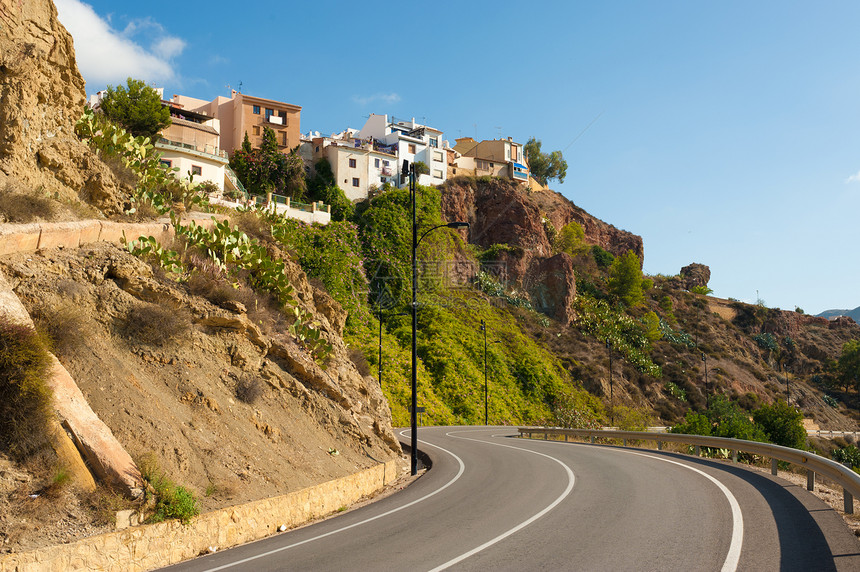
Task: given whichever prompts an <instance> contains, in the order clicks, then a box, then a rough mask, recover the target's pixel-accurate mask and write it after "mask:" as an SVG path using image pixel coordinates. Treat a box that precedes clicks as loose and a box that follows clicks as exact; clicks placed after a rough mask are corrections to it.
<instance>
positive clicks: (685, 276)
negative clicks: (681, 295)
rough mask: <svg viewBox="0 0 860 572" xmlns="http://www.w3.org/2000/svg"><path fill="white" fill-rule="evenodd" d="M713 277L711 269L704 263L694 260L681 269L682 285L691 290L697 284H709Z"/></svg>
mask: <svg viewBox="0 0 860 572" xmlns="http://www.w3.org/2000/svg"><path fill="white" fill-rule="evenodd" d="M710 279H711V269H710V268H708V267H707V266H705V265H704V264H699V263H697V262H694V263H693V264H690V265H688V266H685V267H683V268H682V269H681V287H682V288H683V289H684V290H690V289H691V288H695V287H696V286H707V285H708V281H709V280H710Z"/></svg>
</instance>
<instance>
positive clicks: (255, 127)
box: [254, 125, 260, 135]
mask: <svg viewBox="0 0 860 572" xmlns="http://www.w3.org/2000/svg"><path fill="white" fill-rule="evenodd" d="M259 134H260V126H259V125H254V135H259Z"/></svg>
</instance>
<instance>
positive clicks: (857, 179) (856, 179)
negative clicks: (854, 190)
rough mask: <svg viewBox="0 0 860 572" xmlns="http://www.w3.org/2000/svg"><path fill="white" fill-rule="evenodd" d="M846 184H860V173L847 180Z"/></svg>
mask: <svg viewBox="0 0 860 572" xmlns="http://www.w3.org/2000/svg"><path fill="white" fill-rule="evenodd" d="M845 182H846V183H860V171H858V172H856V173H854V174H853V175H851V176H850V177H848V178H847V179H845Z"/></svg>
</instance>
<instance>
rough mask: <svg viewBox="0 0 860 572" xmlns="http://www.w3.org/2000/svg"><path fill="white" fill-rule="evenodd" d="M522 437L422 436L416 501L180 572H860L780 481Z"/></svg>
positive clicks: (831, 528) (842, 539)
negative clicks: (425, 466)
mask: <svg viewBox="0 0 860 572" xmlns="http://www.w3.org/2000/svg"><path fill="white" fill-rule="evenodd" d="M515 435H516V432H515V431H512V430H511V428H504V427H490V428H484V427H433V428H421V429H420V430H419V437H420V439H421V445H420V448H421V450H422V451H423V452H425V453H426V454H427V455H428V456H429V457H430V458H431V460H432V463H433V467H432V469H431V470H429V471H428V472H427V473H426V474H425V475H424V476H422V477H421V478H419V479H418V480H416V481H415V482H414V483H413V484H412V485H410V486H409V487H407V488H405V489H404V490H403V491H400V492H398V493H396V494H394V495H391V496H389V497H387V498H384V499H382V500H380V501H378V502H375V503H372V504H370V505H367V506H365V507H363V508H360V509H357V510H354V511H350V512H347V513H344V514H342V515H340V516H338V517H336V518H331V519H329V520H326V521H323V522H320V523H317V524H314V525H312V526H307V527H304V528H300V529H296V530H293V531H289V532H286V533H283V534H279V535H276V536H272V537H270V538H267V539H265V540H261V541H258V542H254V543H251V544H248V545H245V546H241V547H238V548H234V549H232V550H227V551H223V552H218V553H215V554H212V555H209V556H205V557H202V558H198V559H196V560H193V561H189V562H186V563H184V564H181V565H177V566H174V567H171V568H169V569H168V570H183V571H204V570H205V571H215V570H230V571H238V570H254V571H266V570H331V571H338V572H341V571H344V570H362V571H363V570H368V571H385V570H409V571H413V570H415V571H418V570H420V571H428V570H481V571H484V570H492V571H494V572H499V571H506V570H512V571H513V570H515V571H537V570H551V571H558V570H607V571H609V570H611V571H618V570H637V571H639V570H683V571H689V570H816V571H819V570H821V571H824V570H853V571H857V570H860V541H858V539H857V538H855V537H854V536H853V534H851V532H850V531H849V530H848V529H847V527H846V526H845V525H844V523H843V522H842V520H841V517H840V516H839V515H838V514H837V513H836V512H834V511H833V510H831V509H830V508H829V507H828V506H826V505H825V504H824V503H823V502H821V501H820V500H819V499H818V498H816V497H814V496H813V495H811V494H810V493H808V492H807V491H806V490H804V489H803V488H801V487H798V486H795V485H793V484H790V483H787V482H785V481H782V480H780V479H777V478H775V477H771V476H770V475H769V474H764V473H760V472H756V471H751V470H748V469H745V468H743V467H741V466H736V465H730V464H726V463H718V462H712V461H708V460H703V459H697V458H692V457H689V456H684V455H675V454H672V453H664V452H656V451H643V450H637V449H628V448H622V447H610V446H598V445H588V444H578V443H560V442H553V441H536V440H534V441H533V440H525V439H516V438H514V436H515Z"/></svg>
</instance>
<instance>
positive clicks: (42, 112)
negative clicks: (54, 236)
mask: <svg viewBox="0 0 860 572" xmlns="http://www.w3.org/2000/svg"><path fill="white" fill-rule="evenodd" d="M85 101H86V92H85V91H84V80H83V78H82V77H81V74H80V72H79V71H78V67H77V64H76V63H75V50H74V47H73V44H72V37H71V35H69V33H68V32H67V31H66V29H65V28H64V27H63V25H62V24H60V22H59V20H57V10H56V8H55V7H54V4H53V3H52V2H51V0H28V1H27V2H13V1H10V0H0V188H3V187H7V186H11V187H12V189H14V190H15V191H17V192H22V193H25V194H28V193H35V192H42V193H43V194H44V193H47V194H50V195H55V196H57V197H58V198H60V199H61V200H66V201H74V200H78V199H82V200H85V201H86V202H90V203H92V204H94V205H95V206H97V207H98V208H100V209H101V210H103V211H105V212H107V213H111V212H118V211H119V210H120V209H121V204H122V195H123V192H124V191H122V190H121V185H120V183H119V182H118V181H117V178H116V176H115V175H114V174H113V172H112V171H111V170H110V169H109V168H108V167H107V166H106V165H105V164H104V163H103V162H102V161H101V160H100V159H99V158H98V157H97V156H96V155H95V154H94V153H93V152H92V151H91V150H90V149H89V147H87V146H86V145H85V144H84V143H82V142H81V141H79V140H78V138H77V137H76V136H75V133H74V126H75V122H76V121H77V120H78V118H79V117H80V116H81V113H82V112H83V109H84V104H85Z"/></svg>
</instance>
